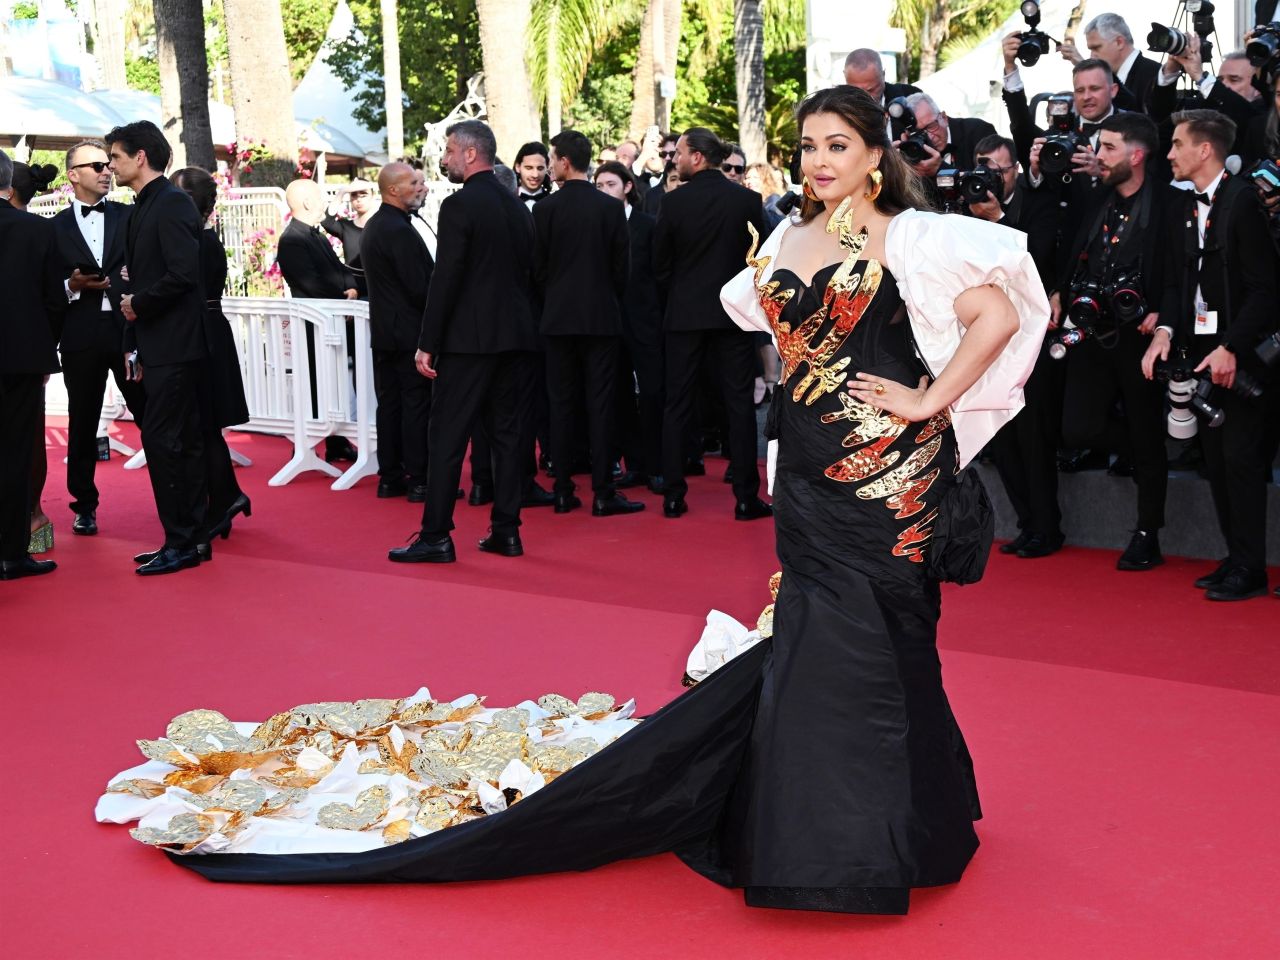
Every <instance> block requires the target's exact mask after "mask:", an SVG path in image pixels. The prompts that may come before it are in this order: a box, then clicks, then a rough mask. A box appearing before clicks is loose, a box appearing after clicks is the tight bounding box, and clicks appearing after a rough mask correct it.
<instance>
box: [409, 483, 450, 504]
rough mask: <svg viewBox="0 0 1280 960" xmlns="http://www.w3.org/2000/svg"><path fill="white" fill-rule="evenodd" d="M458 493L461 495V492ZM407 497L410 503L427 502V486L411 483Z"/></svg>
mask: <svg viewBox="0 0 1280 960" xmlns="http://www.w3.org/2000/svg"><path fill="white" fill-rule="evenodd" d="M458 493H462V491H461V490H459V491H458ZM407 497H408V499H409V502H410V503H426V502H427V485H426V484H425V483H411V484H409V490H408V493H407Z"/></svg>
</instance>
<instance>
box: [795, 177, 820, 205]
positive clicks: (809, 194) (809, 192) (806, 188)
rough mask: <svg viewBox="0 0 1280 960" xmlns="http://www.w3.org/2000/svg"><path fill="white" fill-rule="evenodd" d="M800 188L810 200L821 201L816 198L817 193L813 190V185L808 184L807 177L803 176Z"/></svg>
mask: <svg viewBox="0 0 1280 960" xmlns="http://www.w3.org/2000/svg"><path fill="white" fill-rule="evenodd" d="M800 189H801V190H803V191H804V195H805V198H806V199H808V200H812V201H813V202H814V203H819V202H821V201H819V200H818V195H817V194H816V193H814V192H813V187H811V186H809V178H808V177H805V178H804V180H802V181H801V183H800Z"/></svg>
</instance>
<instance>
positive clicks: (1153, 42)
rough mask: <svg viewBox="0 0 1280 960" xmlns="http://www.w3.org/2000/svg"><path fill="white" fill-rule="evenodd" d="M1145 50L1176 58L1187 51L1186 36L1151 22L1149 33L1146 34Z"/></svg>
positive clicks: (1171, 28)
mask: <svg viewBox="0 0 1280 960" xmlns="http://www.w3.org/2000/svg"><path fill="white" fill-rule="evenodd" d="M1147 49H1148V50H1151V51H1154V52H1155V53H1167V54H1169V55H1170V56H1172V57H1176V56H1178V55H1179V54H1181V53H1182V51H1183V50H1185V49H1187V35H1186V34H1185V33H1183V32H1182V31H1181V30H1175V29H1174V28H1173V27H1166V26H1164V25H1163V24H1159V23H1156V22H1155V21H1152V23H1151V32H1150V33H1148V34H1147Z"/></svg>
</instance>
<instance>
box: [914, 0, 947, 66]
mask: <svg viewBox="0 0 1280 960" xmlns="http://www.w3.org/2000/svg"><path fill="white" fill-rule="evenodd" d="M950 31H951V4H950V3H949V2H948V0H936V2H935V3H934V4H933V9H932V10H930V11H928V12H926V13H925V16H924V30H922V31H921V34H920V79H921V80H923V79H924V78H925V77H927V76H929V75H930V74H932V73H936V72H937V71H938V55H939V54H940V53H941V52H942V45H943V44H944V43H946V41H947V34H948V33H950Z"/></svg>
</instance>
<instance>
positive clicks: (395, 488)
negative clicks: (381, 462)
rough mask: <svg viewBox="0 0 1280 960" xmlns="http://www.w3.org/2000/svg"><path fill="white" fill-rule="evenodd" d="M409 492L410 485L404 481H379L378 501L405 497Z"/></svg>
mask: <svg viewBox="0 0 1280 960" xmlns="http://www.w3.org/2000/svg"><path fill="white" fill-rule="evenodd" d="M408 492H409V485H408V484H407V483H405V482H404V481H403V480H379V481H378V499H379V500H391V499H394V498H395V497H403V496H404V495H405V494H406V493H408Z"/></svg>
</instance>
